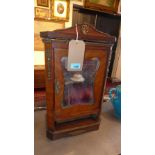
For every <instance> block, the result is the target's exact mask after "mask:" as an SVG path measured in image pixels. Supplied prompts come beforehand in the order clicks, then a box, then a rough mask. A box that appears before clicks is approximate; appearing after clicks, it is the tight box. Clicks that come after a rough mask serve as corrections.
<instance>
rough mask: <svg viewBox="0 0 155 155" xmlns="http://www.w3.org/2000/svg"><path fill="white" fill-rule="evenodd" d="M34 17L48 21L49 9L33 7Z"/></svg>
mask: <svg viewBox="0 0 155 155" xmlns="http://www.w3.org/2000/svg"><path fill="white" fill-rule="evenodd" d="M34 15H35V18H37V19H49V9H45V8H40V7H35V8H34Z"/></svg>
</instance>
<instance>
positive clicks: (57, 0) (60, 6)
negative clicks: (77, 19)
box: [50, 0, 70, 21]
mask: <svg viewBox="0 0 155 155" xmlns="http://www.w3.org/2000/svg"><path fill="white" fill-rule="evenodd" d="M69 5H70V0H51V4H50V6H51V19H54V20H57V21H68V20H69Z"/></svg>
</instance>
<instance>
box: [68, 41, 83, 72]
mask: <svg viewBox="0 0 155 155" xmlns="http://www.w3.org/2000/svg"><path fill="white" fill-rule="evenodd" d="M84 52H85V42H84V41H82V40H71V41H70V42H69V51H68V64H67V70H68V71H81V70H82V67H83V60H84Z"/></svg>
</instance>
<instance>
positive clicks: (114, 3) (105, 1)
mask: <svg viewBox="0 0 155 155" xmlns="http://www.w3.org/2000/svg"><path fill="white" fill-rule="evenodd" d="M119 3H120V0H85V3H84V5H85V8H89V9H93V10H97V11H103V12H109V13H117V12H118V7H119Z"/></svg>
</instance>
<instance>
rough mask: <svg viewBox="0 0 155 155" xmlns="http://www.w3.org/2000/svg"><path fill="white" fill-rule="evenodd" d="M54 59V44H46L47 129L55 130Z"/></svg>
mask: <svg viewBox="0 0 155 155" xmlns="http://www.w3.org/2000/svg"><path fill="white" fill-rule="evenodd" d="M53 66H54V57H53V50H52V44H51V43H50V42H48V43H45V82H46V106H47V116H46V117H47V128H48V129H51V130H54V67H53Z"/></svg>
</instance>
